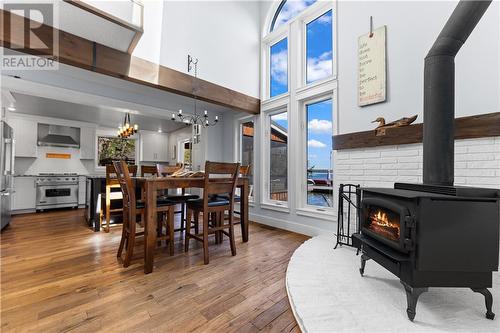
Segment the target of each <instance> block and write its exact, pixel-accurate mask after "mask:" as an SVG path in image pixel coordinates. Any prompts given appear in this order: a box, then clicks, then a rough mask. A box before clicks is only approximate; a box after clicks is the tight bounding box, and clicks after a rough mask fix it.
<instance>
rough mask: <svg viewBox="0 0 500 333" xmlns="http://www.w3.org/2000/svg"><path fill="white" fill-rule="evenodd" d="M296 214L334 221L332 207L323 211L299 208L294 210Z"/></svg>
mask: <svg viewBox="0 0 500 333" xmlns="http://www.w3.org/2000/svg"><path fill="white" fill-rule="evenodd" d="M296 213H297V215H301V216H307V217H314V218H315V219H320V220H325V221H330V222H334V221H335V212H334V210H333V209H325V211H319V210H317V209H315V208H300V209H297V210H296Z"/></svg>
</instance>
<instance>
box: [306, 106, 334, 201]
mask: <svg viewBox="0 0 500 333" xmlns="http://www.w3.org/2000/svg"><path fill="white" fill-rule="evenodd" d="M306 118H307V129H306V140H307V143H306V147H307V148H306V151H307V154H306V155H307V170H306V172H307V204H308V205H311V206H320V207H333V170H332V162H331V151H332V135H333V132H332V128H333V126H332V100H331V99H328V100H324V101H319V102H315V103H311V104H306Z"/></svg>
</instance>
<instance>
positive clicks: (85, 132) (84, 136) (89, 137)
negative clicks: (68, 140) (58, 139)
mask: <svg viewBox="0 0 500 333" xmlns="http://www.w3.org/2000/svg"><path fill="white" fill-rule="evenodd" d="M96 140H97V138H96V131H95V128H91V127H82V128H81V129H80V159H82V160H93V159H95V147H96Z"/></svg>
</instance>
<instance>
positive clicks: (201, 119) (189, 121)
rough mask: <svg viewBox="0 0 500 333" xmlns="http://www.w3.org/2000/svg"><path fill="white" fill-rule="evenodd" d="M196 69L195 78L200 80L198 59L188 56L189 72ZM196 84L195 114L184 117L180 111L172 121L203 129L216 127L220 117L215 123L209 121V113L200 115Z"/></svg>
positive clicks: (194, 93)
mask: <svg viewBox="0 0 500 333" xmlns="http://www.w3.org/2000/svg"><path fill="white" fill-rule="evenodd" d="M193 67H194V78H195V79H196V78H198V59H194V58H193V57H191V56H190V55H188V72H191V70H192V69H193ZM194 87H195V84H194V82H193V96H194V97H193V100H194V114H192V115H184V114H183V113H182V110H179V112H178V113H177V115H176V114H175V113H172V118H171V119H172V120H173V121H176V120H178V121H180V122H182V123H184V124H186V126H187V125H196V126H203V127H208V126H214V125H215V124H217V123H218V122H219V117H218V116H215V118H214V120H213V121H210V120H209V119H208V111H207V110H205V111H204V112H203V115H201V114H198V96H196V89H194Z"/></svg>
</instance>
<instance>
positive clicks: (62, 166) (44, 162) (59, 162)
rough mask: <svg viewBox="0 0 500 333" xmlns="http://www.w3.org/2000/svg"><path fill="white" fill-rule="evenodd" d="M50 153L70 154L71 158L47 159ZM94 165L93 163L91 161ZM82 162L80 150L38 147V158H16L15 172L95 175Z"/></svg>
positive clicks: (26, 173) (23, 173)
mask: <svg viewBox="0 0 500 333" xmlns="http://www.w3.org/2000/svg"><path fill="white" fill-rule="evenodd" d="M48 153H53V154H70V158H67V159H66V158H47V154H48ZM91 162H92V164H93V161H91ZM93 171H94V170H93V167H92V170H88V169H87V168H86V166H85V165H84V164H83V163H82V161H81V160H80V150H79V149H75V148H59V147H40V146H39V147H38V149H37V158H34V159H33V158H16V161H15V172H16V174H18V175H37V174H39V173H43V172H52V173H64V172H76V173H77V174H80V175H85V174H89V173H94V172H93Z"/></svg>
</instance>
